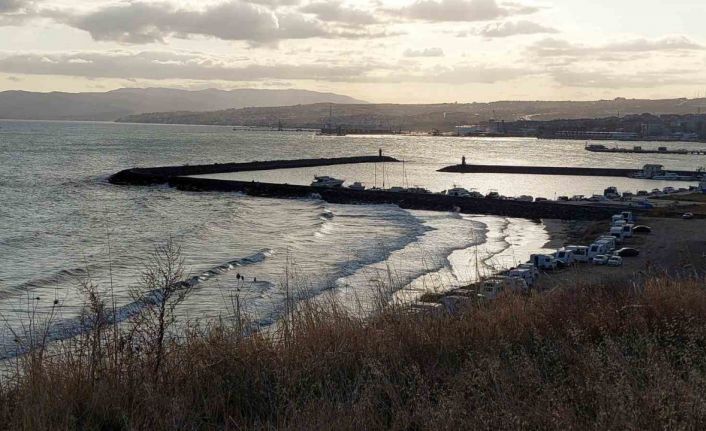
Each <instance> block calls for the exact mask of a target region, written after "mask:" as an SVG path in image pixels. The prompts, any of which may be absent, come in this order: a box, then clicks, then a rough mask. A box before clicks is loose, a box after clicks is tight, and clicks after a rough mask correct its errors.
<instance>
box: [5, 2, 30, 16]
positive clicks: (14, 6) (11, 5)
mask: <svg viewBox="0 0 706 431" xmlns="http://www.w3.org/2000/svg"><path fill="white" fill-rule="evenodd" d="M29 4H30V2H29V1H25V0H0V13H7V12H16V11H19V10H20V9H22V8H24V7H25V6H27V5H29Z"/></svg>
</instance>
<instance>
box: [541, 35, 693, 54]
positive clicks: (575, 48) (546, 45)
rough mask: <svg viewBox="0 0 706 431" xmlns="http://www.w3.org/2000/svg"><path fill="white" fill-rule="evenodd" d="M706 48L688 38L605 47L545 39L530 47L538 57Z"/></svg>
mask: <svg viewBox="0 0 706 431" xmlns="http://www.w3.org/2000/svg"><path fill="white" fill-rule="evenodd" d="M704 48H705V47H704V46H703V45H700V44H698V43H696V42H694V41H692V40H691V39H689V38H687V37H686V36H667V37H663V38H660V39H632V40H627V41H622V42H614V43H608V44H603V45H583V44H575V43H571V42H568V41H566V40H559V39H551V38H549V39H544V40H541V41H539V42H536V43H535V44H533V45H532V46H530V52H531V53H533V54H534V55H536V56H538V57H584V56H596V55H603V54H608V53H638V52H660V51H662V52H670V51H693V50H702V49H704Z"/></svg>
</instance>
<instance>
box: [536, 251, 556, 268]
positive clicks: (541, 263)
mask: <svg viewBox="0 0 706 431" xmlns="http://www.w3.org/2000/svg"><path fill="white" fill-rule="evenodd" d="M530 262H531V263H532V265H534V266H535V267H536V268H537V269H549V270H553V269H556V267H557V265H558V264H557V261H556V259H554V256H549V255H546V254H533V255H532V256H530Z"/></svg>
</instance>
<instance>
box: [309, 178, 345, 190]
mask: <svg viewBox="0 0 706 431" xmlns="http://www.w3.org/2000/svg"><path fill="white" fill-rule="evenodd" d="M342 185H343V180H339V179H337V178H333V177H329V176H315V177H314V182H312V183H311V186H312V187H323V188H336V187H341V186H342Z"/></svg>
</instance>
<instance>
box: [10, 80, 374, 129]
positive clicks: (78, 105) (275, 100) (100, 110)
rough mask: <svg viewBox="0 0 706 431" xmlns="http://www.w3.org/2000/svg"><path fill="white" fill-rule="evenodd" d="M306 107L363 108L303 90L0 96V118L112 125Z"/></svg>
mask: <svg viewBox="0 0 706 431" xmlns="http://www.w3.org/2000/svg"><path fill="white" fill-rule="evenodd" d="M311 103H340V104H345V103H358V104H360V103H365V102H363V101H361V100H357V99H353V98H351V97H348V96H342V95H338V94H333V93H319V92H315V91H307V90H259V89H239V90H231V91H224V90H216V89H208V90H200V91H188V90H176V89H168V88H121V89H118V90H114V91H108V92H105V93H60V92H52V93H33V92H27V91H3V92H0V118H6V119H22V120H87V121H113V120H117V119H118V118H121V117H125V116H128V115H134V114H140V113H144V112H158V111H215V110H220V109H228V108H245V107H248V106H251V107H252V106H256V107H263V106H283V105H297V104H311Z"/></svg>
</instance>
